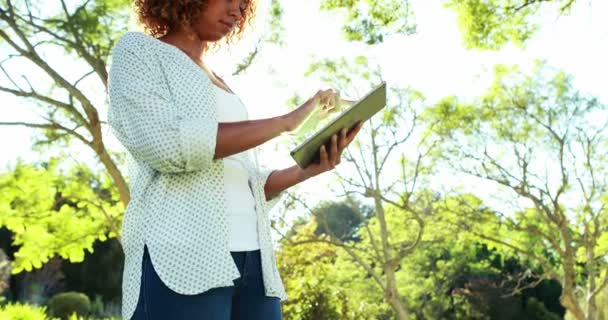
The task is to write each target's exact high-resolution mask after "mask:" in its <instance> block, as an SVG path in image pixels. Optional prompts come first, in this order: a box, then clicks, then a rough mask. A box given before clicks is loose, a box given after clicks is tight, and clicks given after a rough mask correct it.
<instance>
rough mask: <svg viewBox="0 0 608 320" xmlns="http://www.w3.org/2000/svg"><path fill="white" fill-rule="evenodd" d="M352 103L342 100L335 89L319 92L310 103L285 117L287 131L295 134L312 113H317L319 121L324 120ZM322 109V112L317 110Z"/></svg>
mask: <svg viewBox="0 0 608 320" xmlns="http://www.w3.org/2000/svg"><path fill="white" fill-rule="evenodd" d="M343 103H350V101H346V100H342V99H340V92H338V91H335V90H333V89H328V90H319V91H318V92H317V93H316V94H315V95H314V96H312V97H311V98H310V99H308V101H306V102H304V103H303V104H302V105H301V106H299V107H298V108H296V109H295V110H293V111H291V112H289V113H288V114H286V115H285V119H286V121H287V122H288V124H287V131H288V132H294V131H296V130H298V128H300V126H301V125H302V123H303V122H304V121H305V120H306V119H307V118H308V117H309V116H310V114H311V113H313V112H314V111H317V112H318V113H317V114H316V117H317V118H318V120H321V119H324V118H325V117H327V115H329V114H330V113H333V112H337V111H339V110H340V105H341V104H343ZM316 108H321V109H320V110H315V109H316Z"/></svg>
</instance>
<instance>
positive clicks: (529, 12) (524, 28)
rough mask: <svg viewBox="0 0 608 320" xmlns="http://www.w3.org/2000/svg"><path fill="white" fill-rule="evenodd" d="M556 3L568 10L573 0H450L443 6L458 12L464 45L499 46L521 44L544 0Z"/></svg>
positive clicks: (473, 46)
mask: <svg viewBox="0 0 608 320" xmlns="http://www.w3.org/2000/svg"><path fill="white" fill-rule="evenodd" d="M548 2H550V3H554V4H559V5H560V6H561V8H560V9H561V12H565V11H567V10H568V9H569V8H570V7H571V6H572V4H573V3H574V2H575V1H571V0H549V1H536V0H533V1H519V0H450V1H449V2H447V3H446V6H447V7H449V8H451V9H452V10H454V11H455V12H456V14H457V15H458V27H459V28H460V32H461V34H462V38H463V42H464V45H465V46H466V47H468V48H469V49H471V48H480V49H493V50H496V49H500V48H502V47H504V46H505V45H506V44H507V43H509V42H510V43H514V44H516V45H518V46H522V45H523V44H524V43H525V42H526V41H527V40H528V39H530V37H531V36H532V35H533V34H534V32H535V31H536V30H537V29H538V25H537V23H536V22H534V18H535V17H536V16H537V12H538V11H539V10H540V9H541V6H542V7H543V8H545V7H547V8H550V6H547V3H548Z"/></svg>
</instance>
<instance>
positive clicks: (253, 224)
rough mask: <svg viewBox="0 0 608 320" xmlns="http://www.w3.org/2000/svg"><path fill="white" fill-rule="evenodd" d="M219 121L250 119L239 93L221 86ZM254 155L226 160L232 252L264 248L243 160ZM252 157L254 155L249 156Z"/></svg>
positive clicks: (241, 155) (248, 152)
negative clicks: (260, 240)
mask: <svg viewBox="0 0 608 320" xmlns="http://www.w3.org/2000/svg"><path fill="white" fill-rule="evenodd" d="M214 87H215V88H216V89H217V91H219V93H218V96H217V98H218V99H217V103H218V119H219V122H237V121H245V120H249V114H248V112H247V108H246V107H245V105H244V104H243V103H242V101H241V99H239V97H238V96H237V95H234V94H231V93H229V92H227V91H225V90H223V89H221V88H219V87H217V86H214ZM248 157H251V153H250V150H246V151H243V152H240V153H237V154H234V155H231V156H229V157H225V158H224V159H223V161H224V168H225V169H224V184H225V187H226V188H225V189H226V199H227V200H228V234H229V248H230V251H252V250H257V249H260V245H259V241H258V228H257V214H256V211H255V199H254V197H253V192H252V190H251V188H250V187H249V175H248V173H247V171H246V170H245V168H244V167H243V165H242V164H241V161H246V160H245V159H247V158H248ZM249 159H251V158H249Z"/></svg>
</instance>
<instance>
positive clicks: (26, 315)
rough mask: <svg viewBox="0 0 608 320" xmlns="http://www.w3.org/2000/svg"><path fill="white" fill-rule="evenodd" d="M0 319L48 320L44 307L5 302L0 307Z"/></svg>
mask: <svg viewBox="0 0 608 320" xmlns="http://www.w3.org/2000/svg"><path fill="white" fill-rule="evenodd" d="M0 319H11V320H49V318H48V317H47V316H46V308H45V307H39V306H34V305H28V304H20V303H16V304H7V305H5V306H3V307H2V308H0Z"/></svg>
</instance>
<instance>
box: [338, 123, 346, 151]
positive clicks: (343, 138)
mask: <svg viewBox="0 0 608 320" xmlns="http://www.w3.org/2000/svg"><path fill="white" fill-rule="evenodd" d="M347 139H348V138H347V136H346V128H342V130H340V143H339V144H338V148H339V149H340V150H342V149H344V147H346V144H347V142H348V140H347Z"/></svg>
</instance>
